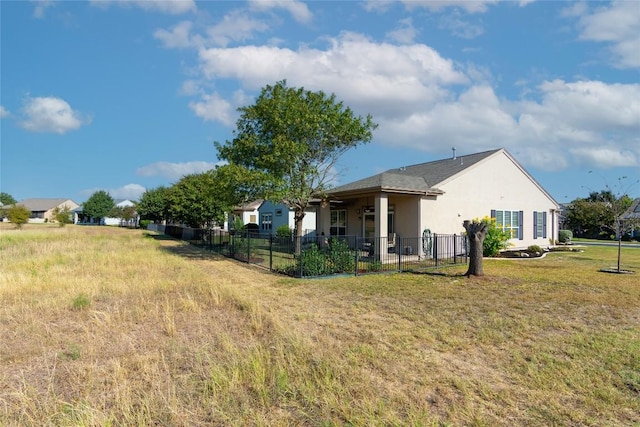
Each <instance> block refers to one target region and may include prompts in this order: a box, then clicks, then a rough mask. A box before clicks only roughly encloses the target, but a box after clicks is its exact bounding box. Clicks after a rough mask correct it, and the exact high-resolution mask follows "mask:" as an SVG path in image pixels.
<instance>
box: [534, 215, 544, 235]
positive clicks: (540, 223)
mask: <svg viewBox="0 0 640 427" xmlns="http://www.w3.org/2000/svg"><path fill="white" fill-rule="evenodd" d="M533 238H534V239H541V238H542V239H546V238H547V213H546V212H535V211H534V212H533Z"/></svg>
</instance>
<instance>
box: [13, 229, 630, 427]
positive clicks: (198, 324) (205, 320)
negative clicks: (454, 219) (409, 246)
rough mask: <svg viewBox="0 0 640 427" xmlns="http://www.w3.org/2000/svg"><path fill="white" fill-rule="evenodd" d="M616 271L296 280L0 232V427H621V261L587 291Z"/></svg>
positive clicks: (176, 253)
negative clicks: (516, 426)
mask: <svg viewBox="0 0 640 427" xmlns="http://www.w3.org/2000/svg"><path fill="white" fill-rule="evenodd" d="M616 254H617V248H615V247H612V248H610V247H586V248H585V250H584V252H578V253H575V252H558V253H550V254H548V255H547V256H546V257H545V258H543V259H522V260H508V259H488V260H485V273H486V276H485V277H481V278H470V279H468V278H466V277H463V276H461V274H462V273H464V271H465V267H464V266H458V267H451V268H447V269H445V270H442V271H441V272H440V275H431V274H383V275H370V276H358V277H339V278H335V277H334V278H323V279H305V280H299V279H292V278H285V277H282V276H278V275H274V274H270V273H268V272H265V271H264V270H261V269H257V268H255V267H252V266H249V265H246V264H242V263H238V262H235V261H232V260H228V259H226V258H223V257H221V256H217V255H215V254H212V253H210V252H208V251H206V250H202V249H198V248H195V247H193V246H190V245H187V244H184V243H183V242H178V241H174V240H172V239H167V238H164V237H163V236H154V235H153V234H148V233H146V232H143V231H140V230H123V229H117V228H111V227H74V226H68V227H65V228H38V227H30V226H27V227H25V229H24V230H22V231H14V230H10V229H7V228H0V257H1V259H2V268H1V269H0V302H1V304H0V337H2V345H0V390H1V392H0V425H3V426H5V425H6V426H43V425H56V426H57V425H63V426H64V425H68V426H71V425H73V426H94V425H105V426H106V425H112V426H116V425H123V426H124V425H127V426H128V425H137V426H152V425H165V426H185V425H190V426H192V425H193V426H209V425H225V426H226V425H231V426H246V425H253V426H289V425H309V426H343V425H354V426H372V425H376V426H378V425H379V426H383V425H384V426H393V425H398V426H400V425H402V426H404V425H413V426H448V425H451V426H458V425H465V426H513V425H527V426H549V425H572V426H578V425H585V426H618V425H620V426H622V425H629V426H631V425H638V424H640V415H639V414H640V284H639V283H640V280H639V275H640V249H635V248H623V251H622V266H623V268H624V269H628V270H635V271H636V274H633V275H618V274H609V273H601V272H599V271H598V270H599V269H601V268H606V267H611V266H615V264H616ZM443 272H444V274H443Z"/></svg>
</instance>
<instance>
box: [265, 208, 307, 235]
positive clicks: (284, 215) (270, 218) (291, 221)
mask: <svg viewBox="0 0 640 427" xmlns="http://www.w3.org/2000/svg"><path fill="white" fill-rule="evenodd" d="M258 214H259V216H258V218H259V220H260V223H259V224H258V225H259V227H260V233H265V234H267V233H268V234H275V232H276V230H277V229H278V228H279V227H281V226H283V225H286V226H287V227H289V229H291V230H294V229H295V227H296V220H295V218H294V210H293V209H291V208H289V207H288V206H287V205H285V204H284V203H273V202H270V201H264V202H262V203H261V204H260V207H259V208H258ZM315 230H316V211H315V208H309V209H307V210H306V211H305V215H304V218H303V219H302V235H303V236H307V237H313V236H315Z"/></svg>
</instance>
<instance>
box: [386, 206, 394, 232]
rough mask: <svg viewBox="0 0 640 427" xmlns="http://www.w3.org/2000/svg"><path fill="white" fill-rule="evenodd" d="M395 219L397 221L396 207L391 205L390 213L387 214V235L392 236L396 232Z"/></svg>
mask: <svg viewBox="0 0 640 427" xmlns="http://www.w3.org/2000/svg"><path fill="white" fill-rule="evenodd" d="M394 219H395V207H394V206H393V205H390V206H389V213H388V214H387V235H391V234H392V233H395V231H396V227H395V224H394Z"/></svg>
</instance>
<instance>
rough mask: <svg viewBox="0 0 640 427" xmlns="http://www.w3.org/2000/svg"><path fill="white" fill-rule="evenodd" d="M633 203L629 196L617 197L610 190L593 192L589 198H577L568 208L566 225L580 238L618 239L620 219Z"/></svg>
mask: <svg viewBox="0 0 640 427" xmlns="http://www.w3.org/2000/svg"><path fill="white" fill-rule="evenodd" d="M631 203H633V200H632V199H631V198H630V197H629V196H628V195H627V194H621V195H616V194H614V193H613V192H612V191H611V190H609V189H606V190H602V191H600V192H596V191H592V192H590V193H589V197H587V198H577V199H575V200H574V201H572V202H571V204H570V205H569V206H568V207H567V213H566V224H567V226H568V227H569V228H570V229H571V230H573V231H574V232H575V234H576V236H578V237H591V238H602V237H604V238H606V239H610V238H611V236H616V237H617V236H618V234H619V230H618V227H619V225H620V224H619V223H618V218H619V217H620V215H622V214H623V213H624V211H625V210H627V209H628V208H629V206H631Z"/></svg>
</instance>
